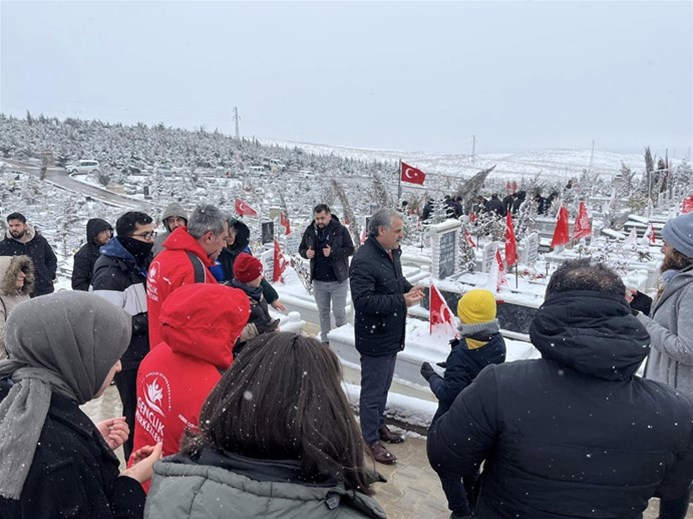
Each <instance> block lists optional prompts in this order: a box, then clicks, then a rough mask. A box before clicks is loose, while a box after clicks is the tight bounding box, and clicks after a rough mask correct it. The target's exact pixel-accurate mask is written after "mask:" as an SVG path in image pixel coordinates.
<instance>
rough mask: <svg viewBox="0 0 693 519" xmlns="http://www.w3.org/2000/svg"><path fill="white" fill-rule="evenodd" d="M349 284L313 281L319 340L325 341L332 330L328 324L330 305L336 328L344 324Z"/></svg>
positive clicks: (329, 323)
mask: <svg viewBox="0 0 693 519" xmlns="http://www.w3.org/2000/svg"><path fill="white" fill-rule="evenodd" d="M348 289H349V283H348V281H347V280H344V281H342V282H341V283H340V282H339V281H318V280H317V279H316V280H314V281H313V296H314V297H315V303H316V304H317V305H318V312H319V314H320V340H321V341H322V342H325V341H327V333H328V332H329V331H330V329H331V328H332V323H331V322H330V303H331V306H332V313H334V322H335V324H336V325H337V327H340V326H344V325H345V324H346V322H347V321H346V311H345V308H346V298H347V291H348Z"/></svg>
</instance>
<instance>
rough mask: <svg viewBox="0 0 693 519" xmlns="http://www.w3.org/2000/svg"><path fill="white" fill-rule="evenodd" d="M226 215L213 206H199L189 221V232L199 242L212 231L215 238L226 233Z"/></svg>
mask: <svg viewBox="0 0 693 519" xmlns="http://www.w3.org/2000/svg"><path fill="white" fill-rule="evenodd" d="M225 223H226V215H225V214H224V213H222V212H221V211H220V210H219V209H218V208H216V207H215V206H213V205H198V206H197V207H195V210H194V211H193V213H192V215H191V216H190V220H189V221H188V232H189V233H190V235H191V236H192V237H193V238H195V239H196V240H199V239H200V238H202V236H204V234H205V233H207V232H209V231H212V232H213V233H214V235H215V236H219V235H220V234H221V233H223V232H224V224H225Z"/></svg>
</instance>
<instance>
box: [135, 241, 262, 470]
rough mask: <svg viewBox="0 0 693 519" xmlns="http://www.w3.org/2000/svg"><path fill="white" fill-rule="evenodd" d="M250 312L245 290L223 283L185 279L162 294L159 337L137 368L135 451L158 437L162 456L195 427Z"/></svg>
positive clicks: (230, 356) (170, 452)
mask: <svg viewBox="0 0 693 519" xmlns="http://www.w3.org/2000/svg"><path fill="white" fill-rule="evenodd" d="M174 232H175V231H174ZM162 254H164V253H162ZM249 315H250V303H249V301H248V297H247V296H246V295H245V293H243V291H242V290H239V289H237V288H231V287H228V286H224V285H218V284H217V285H212V284H200V283H198V284H191V285H185V286H182V287H180V288H178V289H176V290H175V291H174V292H173V293H172V294H171V295H170V296H169V297H168V298H167V299H166V301H165V302H164V304H163V306H162V308H161V316H160V319H161V324H162V330H163V339H164V340H163V342H161V343H159V344H158V345H157V346H155V347H154V349H152V351H150V352H149V353H148V354H147V356H146V357H145V358H144V360H142V364H140V369H139V371H138V373H137V413H136V415H135V437H134V452H137V449H139V448H140V447H143V446H145V445H155V444H157V443H159V442H163V450H162V452H163V455H164V456H168V455H170V454H174V453H176V452H178V448H179V443H180V439H181V438H182V437H183V433H184V432H185V430H186V429H187V428H192V429H194V428H196V427H197V424H198V419H199V416H200V410H201V408H202V404H203V402H204V401H205V399H206V398H207V396H208V395H209V393H210V392H211V391H212V388H213V387H214V386H215V385H216V383H217V382H218V381H219V379H220V378H221V374H222V372H223V371H225V370H227V369H228V368H229V366H231V362H232V360H233V347H234V345H235V343H236V340H237V339H238V337H239V336H240V334H241V331H242V330H243V328H244V326H245V325H246V323H247V322H248V317H249Z"/></svg>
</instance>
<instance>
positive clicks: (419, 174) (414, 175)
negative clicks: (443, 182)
mask: <svg viewBox="0 0 693 519" xmlns="http://www.w3.org/2000/svg"><path fill="white" fill-rule="evenodd" d="M401 179H402V182H409V183H410V184H420V185H423V183H424V180H426V173H424V172H423V171H421V170H420V169H417V168H414V167H412V166H410V165H409V164H406V163H404V162H402V176H401Z"/></svg>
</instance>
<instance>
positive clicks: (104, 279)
mask: <svg viewBox="0 0 693 519" xmlns="http://www.w3.org/2000/svg"><path fill="white" fill-rule="evenodd" d="M147 266H148V264H147ZM146 279H147V269H146V267H139V266H138V265H137V263H136V261H135V258H133V256H132V254H130V253H129V252H128V251H127V250H125V247H123V245H122V244H121V243H120V241H119V239H118V238H113V239H112V240H111V241H110V242H108V243H107V244H106V245H104V246H103V247H102V248H101V255H100V256H99V259H98V260H96V264H95V265H94V277H93V279H92V286H93V288H94V293H95V294H97V295H100V296H102V297H104V298H106V299H108V300H109V301H111V302H112V303H113V304H115V305H116V306H119V307H120V308H124V309H125V310H126V311H127V312H128V313H129V314H130V315H132V339H131V340H130V346H128V349H127V351H126V352H125V354H124V355H123V357H122V358H121V359H120V360H121V361H122V363H123V371H125V370H130V369H135V370H136V369H137V368H138V367H139V365H140V362H142V359H143V358H144V356H145V355H146V354H147V353H149V321H148V314H147V305H146V297H145V298H144V299H143V301H144V302H142V301H140V305H139V307H140V310H141V311H140V312H138V313H135V311H133V310H131V308H133V307H135V306H136V305H133V304H132V303H133V302H136V301H137V300H138V299H140V298H142V294H143V293H144V283H145V281H146ZM137 285H141V286H137Z"/></svg>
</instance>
